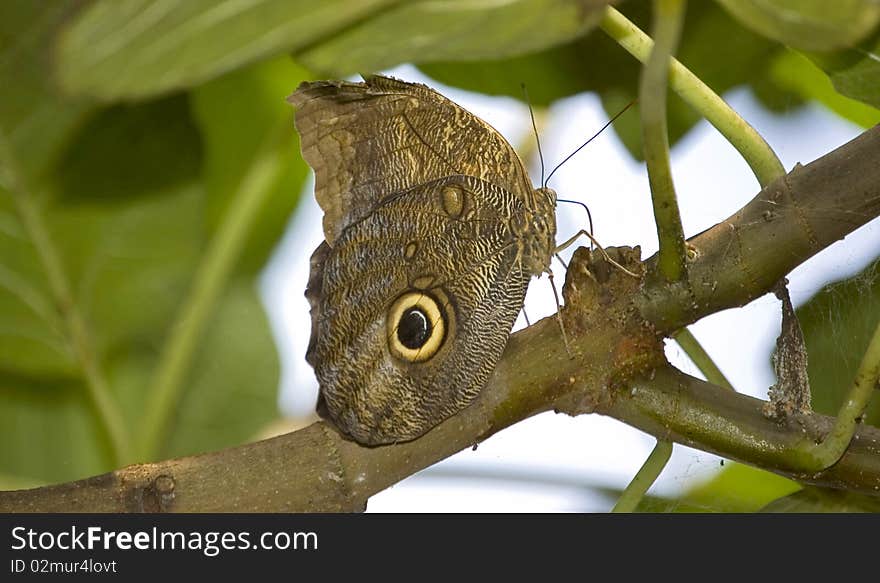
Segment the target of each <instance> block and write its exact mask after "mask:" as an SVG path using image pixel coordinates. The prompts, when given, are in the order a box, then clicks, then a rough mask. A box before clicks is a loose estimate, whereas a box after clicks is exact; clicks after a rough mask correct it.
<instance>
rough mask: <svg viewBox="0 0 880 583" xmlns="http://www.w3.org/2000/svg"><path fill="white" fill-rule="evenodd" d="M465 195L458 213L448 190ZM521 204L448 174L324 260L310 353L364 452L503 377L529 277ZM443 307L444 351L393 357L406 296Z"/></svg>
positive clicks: (400, 197)
mask: <svg viewBox="0 0 880 583" xmlns="http://www.w3.org/2000/svg"><path fill="white" fill-rule="evenodd" d="M450 188H452V189H455V191H456V192H457V193H459V196H457V197H456V199H455V200H456V202H459V203H460V205H455V206H452V205H450V204H449V201H448V197H446V198H444V192H448V190H449V189H450ZM523 213H525V209H524V206H523V204H522V201H521V200H520V199H518V198H517V197H514V196H513V195H511V194H510V193H509V192H507V191H506V190H503V189H501V188H499V187H497V186H495V185H492V184H489V183H487V182H484V181H482V180H479V179H476V178H473V177H468V176H460V175H456V176H449V177H446V178H441V179H438V180H434V181H432V182H429V183H427V184H422V185H419V186H415V187H413V188H411V189H409V190H407V191H404V192H402V193H397V194H396V195H395V196H392V197H390V198H387V199H385V200H384V201H383V202H382V203H380V204H379V205H378V206H376V207H375V208H374V209H373V211H372V212H371V213H369V214H368V215H367V216H365V217H364V218H363V219H362V220H361V221H358V222H357V223H354V224H352V225H350V226H349V227H348V228H346V229H345V231H344V232H343V233H342V234H341V236H340V237H339V239H337V241H336V243H335V244H334V245H333V247H330V246H329V245H327V244H326V243H324V244H322V245H321V246H320V247H319V248H318V250H317V251H316V252H315V254H314V255H313V260H312V276H311V278H310V281H309V288H308V290H307V293H306V295H307V297H308V298H309V301H310V303H311V304H312V338H311V342H310V346H309V350H308V353H307V355H306V358H307V360H308V361H309V362H310V363H311V364H312V366H313V367H314V369H315V374H316V376H317V377H318V380H319V382H320V385H321V398H322V401H323V402H322V405H323V407H322V410H321V413H322V415H325V416H329V417H331V418H332V420H333V421H334V423H335V425H336V426H337V427H339V428H340V429H341V430H342V431H343V432H345V433H347V434H348V435H351V436H352V437H353V438H354V439H356V440H357V441H358V442H360V443H365V444H369V445H377V444H383V443H392V442H397V441H405V440H409V439H413V438H416V437H418V436H419V435H421V434H422V433H424V432H425V431H427V430H428V429H430V428H432V427H433V426H435V425H437V424H438V423H440V422H441V421H443V420H444V419H446V418H447V417H449V416H450V415H452V414H453V413H455V412H456V411H459V410H461V409H462V408H464V407H465V406H467V405H468V404H470V403H471V402H472V401H473V399H474V398H475V397H476V396H477V395H478V394H479V392H480V390H481V389H482V388H483V386H484V385H485V383H486V382H487V381H488V379H489V376H490V375H491V374H492V371H493V370H494V368H495V365H496V363H497V362H498V359H499V358H500V356H501V353H502V351H503V349H504V346H505V344H506V342H507V337H508V335H509V334H510V329H511V327H512V325H513V323H514V320H515V319H516V316H517V314H518V313H519V311H520V309H521V308H522V303H523V298H524V295H525V290H526V286H527V284H528V281H529V279H530V277H531V276H530V274H529V273H527V272H526V271H524V269H523V264H522V261H521V258H520V254H519V250H520V247H519V245H518V241H517V240H516V238H515V236H514V234H513V233H512V232H511V231H510V229H509V226H508V223H507V221H505V220H503V217H510V216H522V215H523ZM411 293H416V294H427V295H430V296H431V297H433V298H437V299H438V304H439V306H440V309H441V311H442V316H443V319H444V322H445V336H444V337H443V339H442V343H441V345H440V348H439V349H438V350H437V351H436V353H434V354H433V355H432V356H431V357H430V358H428V359H426V360H424V361H409V360H406V359H402V358H399V357H398V356H396V355H395V354H394V353H393V351H392V349H391V348H390V342H391V340H390V339H389V335H393V334H394V332H395V330H394V328H393V321H392V319H391V318H390V317H389V306H390V305H392V304H393V303H394V302H395V300H396V299H397V298H400V297H402V296H404V295H406V294H411Z"/></svg>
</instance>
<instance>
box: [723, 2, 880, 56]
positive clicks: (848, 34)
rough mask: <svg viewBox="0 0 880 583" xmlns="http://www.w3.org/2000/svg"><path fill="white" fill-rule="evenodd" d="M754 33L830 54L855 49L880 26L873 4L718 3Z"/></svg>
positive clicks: (879, 12) (879, 14) (879, 13)
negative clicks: (846, 48)
mask: <svg viewBox="0 0 880 583" xmlns="http://www.w3.org/2000/svg"><path fill="white" fill-rule="evenodd" d="M718 2H719V3H720V4H721V5H722V6H724V8H726V9H727V10H728V11H729V12H730V13H731V14H732V15H733V16H734V17H735V18H737V19H738V20H739V21H740V22H742V23H743V24H744V25H745V26H747V27H749V28H750V29H752V30H754V31H755V32H757V33H759V34H762V35H764V36H766V37H767V38H771V39H773V40H776V41H778V42H780V43H782V44H786V45H789V46H792V47H795V48H799V49H805V50H812V51H829V50H834V49H838V48H842V47H848V46H852V45H854V44H856V43H858V42H859V41H861V40H862V39H864V38H865V36H867V35H868V34H869V33H870V32H871V31H872V30H873V29H874V27H875V26H876V25H877V23H878V22H880V4H878V3H877V2H874V1H873V0H837V1H836V2H828V1H827V0H718Z"/></svg>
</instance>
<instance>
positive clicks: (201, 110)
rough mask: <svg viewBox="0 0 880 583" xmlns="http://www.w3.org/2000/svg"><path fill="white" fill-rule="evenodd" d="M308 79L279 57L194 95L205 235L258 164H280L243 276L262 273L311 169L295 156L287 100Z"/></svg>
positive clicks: (252, 235)
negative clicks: (201, 146) (264, 159)
mask: <svg viewBox="0 0 880 583" xmlns="http://www.w3.org/2000/svg"><path fill="white" fill-rule="evenodd" d="M308 76H309V75H308V72H307V71H306V70H305V69H302V68H301V67H298V66H297V65H295V64H294V63H293V61H291V60H290V59H289V58H287V57H280V58H277V59H273V60H270V61H266V62H264V63H260V64H259V65H256V66H253V67H249V68H246V69H243V70H240V71H236V72H235V73H231V74H229V75H226V76H224V77H221V78H219V79H216V80H214V81H211V82H209V83H207V84H206V85H203V86H201V87H198V88H196V89H195V90H194V91H193V93H192V109H193V114H194V116H195V119H196V122H197V123H198V125H199V127H200V129H201V132H202V136H203V138H204V142H205V164H204V171H203V172H204V181H205V188H206V189H207V197H208V198H207V203H208V207H207V226H208V230H209V233H210V234H212V235H213V234H214V232H215V231H216V229H217V227H218V225H219V224H220V222H221V220H222V218H223V216H224V215H225V213H226V212H227V210H228V209H229V206H230V204H231V202H232V200H233V198H234V197H235V196H236V195H237V194H238V192H239V187H240V186H241V181H242V179H243V177H244V176H245V174H246V172H247V170H248V169H249V168H250V167H251V166H252V165H253V164H255V163H256V161H257V159H258V157H260V156H276V157H278V158H279V159H281V160H283V161H284V164H283V168H284V170H283V172H282V173H281V175H280V176H279V177H278V179H277V180H276V181H275V183H274V184H273V185H272V186H271V190H272V192H271V193H269V194H268V195H267V197H266V202H265V203H264V204H263V206H262V208H261V210H260V213H259V215H258V216H257V218H256V224H258V225H259V228H258V229H253V230H252V231H251V233H250V234H249V236H248V240H247V242H246V243H245V247H244V250H243V252H242V256H241V258H240V259H239V262H238V269H240V270H244V271H248V272H256V271H257V270H259V269H261V268H262V267H263V265H264V264H265V262H266V259H267V258H268V256H269V254H270V253H271V252H272V250H273V249H274V247H275V244H276V243H277V242H278V240H279V238H280V237H281V235H282V234H283V232H284V230H285V228H286V227H287V223H288V219H289V218H290V215H291V213H292V212H293V210H294V208H295V207H296V205H297V202H298V201H299V195H300V193H301V192H302V185H303V182H304V181H305V178H306V176H307V173H308V167H307V166H306V164H305V162H303V160H302V158H301V157H300V156H299V138H298V134H297V133H296V132H295V131H293V108H292V107H291V106H290V104H289V103H287V101H286V99H285V97H286V96H287V95H289V94H290V93H292V92H293V90H294V89H295V88H296V86H297V85H298V84H299V82H300V81H302V80H304V79H306V78H307V77H308ZM279 134H280V135H281V137H282V139H278V136H279ZM267 147H268V148H269V151H267Z"/></svg>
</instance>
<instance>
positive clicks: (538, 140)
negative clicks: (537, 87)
mask: <svg viewBox="0 0 880 583" xmlns="http://www.w3.org/2000/svg"><path fill="white" fill-rule="evenodd" d="M520 87H521V88H522V92H523V96H524V97H525V99H526V105H528V106H529V117H531V118H532V131H533V132H535V142H536V143H537V144H538V158H539V159H540V160H541V188H544V153H543V152H542V151H541V138H539V137H538V124H537V123H535V112H534V110H533V109H532V102H531V100H529V92H528V90H527V89H526V84H525V83H521V84H520Z"/></svg>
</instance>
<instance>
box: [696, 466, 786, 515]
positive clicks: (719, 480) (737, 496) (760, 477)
mask: <svg viewBox="0 0 880 583" xmlns="http://www.w3.org/2000/svg"><path fill="white" fill-rule="evenodd" d="M800 489H801V486H800V484H798V483H797V482H794V481H792V480H789V479H788V478H783V477H782V476H778V475H776V474H773V473H770V472H768V471H765V470H761V469H758V468H755V467H752V466H747V465H745V464H739V463H729V464H726V465H725V467H724V469H723V470H721V471H720V472H719V473H718V474H717V475H716V476H715V477H714V478H712V479H711V480H709V481H708V482H706V483H704V484H700V485H698V486H695V487H694V488H692V489H691V490H690V491H689V492H687V493H686V494H685V495H684V496H683V499H684V500H685V501H687V502H689V503H691V504H702V505H709V506H712V507H714V508H719V509H721V510H722V511H724V512H755V511H757V510H759V509H760V508H762V507H763V506H765V505H766V504H768V503H769V502H770V501H772V500H775V499H777V498H779V497H780V496H786V495H788V494H791V493H792V492H796V491H798V490H800Z"/></svg>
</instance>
